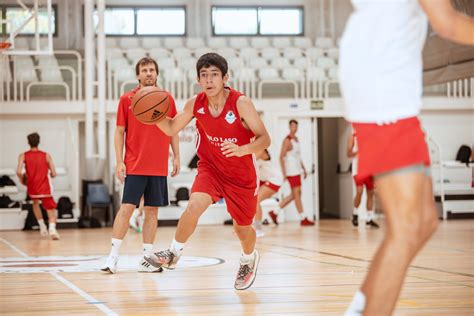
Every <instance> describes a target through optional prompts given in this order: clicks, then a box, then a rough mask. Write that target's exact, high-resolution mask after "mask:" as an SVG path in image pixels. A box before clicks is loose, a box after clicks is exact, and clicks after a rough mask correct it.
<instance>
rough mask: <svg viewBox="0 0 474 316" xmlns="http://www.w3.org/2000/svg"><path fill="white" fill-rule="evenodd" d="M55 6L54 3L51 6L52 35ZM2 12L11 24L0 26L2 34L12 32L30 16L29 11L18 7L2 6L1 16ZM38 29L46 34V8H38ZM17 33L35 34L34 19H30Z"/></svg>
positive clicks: (54, 26) (54, 24)
mask: <svg viewBox="0 0 474 316" xmlns="http://www.w3.org/2000/svg"><path fill="white" fill-rule="evenodd" d="M56 8H57V7H56V5H53V6H52V17H51V19H52V20H51V30H52V33H53V34H54V35H56V11H57V10H56ZM3 14H4V16H5V18H6V19H7V20H8V21H10V23H11V24H7V25H6V27H2V34H5V33H6V34H9V33H11V32H14V31H15V30H17V29H18V28H19V27H20V26H21V25H22V24H23V23H24V22H25V21H26V20H27V19H28V18H29V17H30V16H31V13H30V12H29V11H27V10H24V9H23V8H20V7H4V8H2V16H3ZM38 30H39V33H40V34H48V10H47V9H46V8H39V9H38ZM19 34H21V35H33V34H35V20H34V19H31V20H30V21H29V22H28V23H27V24H26V25H25V27H24V28H23V29H22V30H21V31H20V33H19Z"/></svg>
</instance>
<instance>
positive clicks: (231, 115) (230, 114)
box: [225, 111, 237, 124]
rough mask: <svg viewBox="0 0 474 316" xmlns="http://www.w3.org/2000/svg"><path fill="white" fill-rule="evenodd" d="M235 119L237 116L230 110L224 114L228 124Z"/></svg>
mask: <svg viewBox="0 0 474 316" xmlns="http://www.w3.org/2000/svg"><path fill="white" fill-rule="evenodd" d="M236 119H237V117H235V114H234V112H232V111H229V112H227V114H226V115H225V120H226V121H227V123H229V124H232V123H234V122H235V120H236Z"/></svg>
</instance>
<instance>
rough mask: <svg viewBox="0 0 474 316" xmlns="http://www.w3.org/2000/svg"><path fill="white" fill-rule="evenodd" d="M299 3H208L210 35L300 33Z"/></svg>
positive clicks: (301, 22)
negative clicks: (210, 20) (210, 5)
mask: <svg viewBox="0 0 474 316" xmlns="http://www.w3.org/2000/svg"><path fill="white" fill-rule="evenodd" d="M303 13H304V11H303V7H222V6H214V7H212V31H213V34H214V35H303V33H304V32H303Z"/></svg>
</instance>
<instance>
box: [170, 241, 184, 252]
mask: <svg viewBox="0 0 474 316" xmlns="http://www.w3.org/2000/svg"><path fill="white" fill-rule="evenodd" d="M184 245H185V243H181V242H177V241H176V239H174V238H173V242H172V243H171V246H170V250H171V251H172V252H173V253H174V254H175V255H177V256H181V253H182V252H183V249H184Z"/></svg>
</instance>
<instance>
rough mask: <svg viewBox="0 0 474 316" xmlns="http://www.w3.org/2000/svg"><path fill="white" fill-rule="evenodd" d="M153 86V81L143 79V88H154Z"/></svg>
mask: <svg viewBox="0 0 474 316" xmlns="http://www.w3.org/2000/svg"><path fill="white" fill-rule="evenodd" d="M154 85H155V82H153V80H151V79H145V80H144V81H143V86H144V87H150V86H154Z"/></svg>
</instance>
